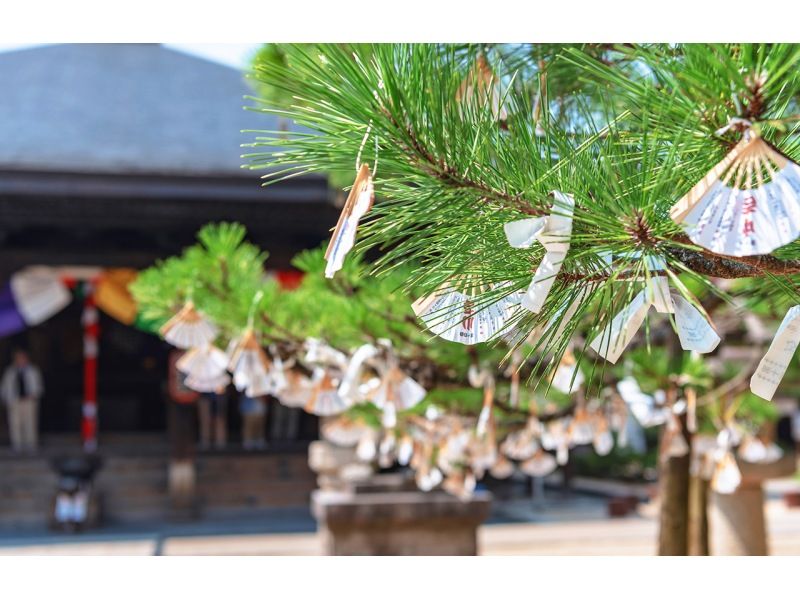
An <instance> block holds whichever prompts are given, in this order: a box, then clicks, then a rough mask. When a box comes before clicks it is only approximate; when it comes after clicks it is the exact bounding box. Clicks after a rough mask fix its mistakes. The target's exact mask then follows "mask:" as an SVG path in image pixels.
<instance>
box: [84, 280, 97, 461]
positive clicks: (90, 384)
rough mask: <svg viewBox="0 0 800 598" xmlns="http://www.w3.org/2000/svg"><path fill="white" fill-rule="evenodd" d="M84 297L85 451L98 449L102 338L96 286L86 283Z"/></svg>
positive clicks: (89, 282)
mask: <svg viewBox="0 0 800 598" xmlns="http://www.w3.org/2000/svg"><path fill="white" fill-rule="evenodd" d="M83 288H84V296H83V317H82V318H81V322H82V324H83V419H82V421H81V438H82V439H83V449H84V450H85V451H86V452H94V450H95V449H96V448H97V353H98V340H99V336H100V324H99V322H98V314H97V307H96V306H95V303H94V284H93V282H91V281H88V280H87V281H86V282H84V285H83Z"/></svg>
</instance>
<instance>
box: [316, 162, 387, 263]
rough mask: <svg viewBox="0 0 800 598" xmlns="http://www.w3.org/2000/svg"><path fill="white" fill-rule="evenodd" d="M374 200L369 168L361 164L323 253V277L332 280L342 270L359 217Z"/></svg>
mask: <svg viewBox="0 0 800 598" xmlns="http://www.w3.org/2000/svg"><path fill="white" fill-rule="evenodd" d="M374 200H375V192H374V188H373V185H372V175H371V174H370V172H369V167H368V166H367V165H366V164H362V165H361V168H359V170H358V175H357V176H356V180H355V182H354V183H353V187H352V189H350V193H349V194H348V196H347V201H345V203H344V207H343V208H342V213H341V214H340V215H339V221H338V222H337V223H336V228H335V229H334V231H333V236H332V237H331V241H330V243H329V244H328V249H327V251H325V261H326V262H327V265H326V266H325V277H326V278H333V275H334V274H336V273H337V272H338V271H339V270H341V269H342V265H343V264H344V258H345V256H346V255H347V254H348V253H349V252H350V250H351V249H352V248H353V244H354V243H355V239H356V229H357V228H358V223H359V221H360V220H361V217H362V216H364V215H365V214H366V213H367V212H369V210H370V208H372V204H373V202H374Z"/></svg>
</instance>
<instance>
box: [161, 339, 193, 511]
mask: <svg viewBox="0 0 800 598" xmlns="http://www.w3.org/2000/svg"><path fill="white" fill-rule="evenodd" d="M181 354H182V352H181V351H172V353H171V354H170V357H169V380H168V388H169V399H168V400H167V435H168V437H169V452H170V454H169V465H168V466H167V467H168V471H167V479H168V486H169V501H170V513H171V515H172V516H173V517H175V518H178V519H186V518H195V517H197V515H198V504H197V496H196V492H195V480H196V466H195V457H196V453H197V398H198V394H197V393H196V392H194V391H193V390H191V389H189V388H187V387H186V386H185V385H184V384H183V380H184V376H183V375H182V374H181V373H180V372H179V371H178V369H177V368H176V367H175V365H176V362H177V361H178V359H179V358H180V356H181Z"/></svg>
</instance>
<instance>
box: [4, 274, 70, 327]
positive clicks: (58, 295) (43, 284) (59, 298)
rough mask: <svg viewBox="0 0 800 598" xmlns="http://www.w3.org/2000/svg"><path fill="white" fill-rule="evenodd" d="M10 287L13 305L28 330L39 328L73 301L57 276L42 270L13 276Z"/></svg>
mask: <svg viewBox="0 0 800 598" xmlns="http://www.w3.org/2000/svg"><path fill="white" fill-rule="evenodd" d="M10 285H11V292H12V294H13V295H14V303H15V304H16V306H17V309H18V310H19V313H20V315H21V316H22V319H23V320H25V323H26V324H27V325H28V326H36V325H37V324H41V323H42V322H44V321H45V320H47V319H48V318H50V317H51V316H53V315H54V314H56V313H58V312H59V311H61V310H62V309H64V308H65V307H66V306H67V305H69V304H70V302H71V301H72V295H71V294H70V292H69V289H68V288H67V286H66V285H65V284H64V283H63V282H62V281H61V278H60V277H59V275H58V273H57V272H56V271H55V270H52V269H50V268H47V267H45V266H34V267H30V268H25V269H24V270H22V271H20V272H16V273H15V274H12V275H11V282H10Z"/></svg>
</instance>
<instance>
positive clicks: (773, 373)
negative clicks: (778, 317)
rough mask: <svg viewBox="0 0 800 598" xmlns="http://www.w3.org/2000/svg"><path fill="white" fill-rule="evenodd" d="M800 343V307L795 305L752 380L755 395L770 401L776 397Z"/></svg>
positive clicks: (787, 314) (784, 320)
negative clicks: (776, 392)
mask: <svg viewBox="0 0 800 598" xmlns="http://www.w3.org/2000/svg"><path fill="white" fill-rule="evenodd" d="M798 341H800V305H795V306H794V307H792V308H791V309H790V310H789V311H788V312H786V316H785V317H784V318H783V322H781V325H780V328H778V332H776V333H775V338H773V339H772V343H771V344H770V346H769V349H767V353H766V355H764V357H763V358H762V359H761V362H760V363H759V364H758V367H757V368H756V371H755V373H754V374H753V377H752V378H750V390H751V391H753V394H754V395H758V396H759V397H761V398H762V399H767V400H768V401H769V400H771V399H772V397H773V396H775V391H776V390H777V389H778V385H779V384H780V383H781V380H782V379H783V375H784V374H785V373H786V369H787V368H788V367H789V362H791V360H792V357H793V356H794V353H795V350H796V349H797V342H798Z"/></svg>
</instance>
